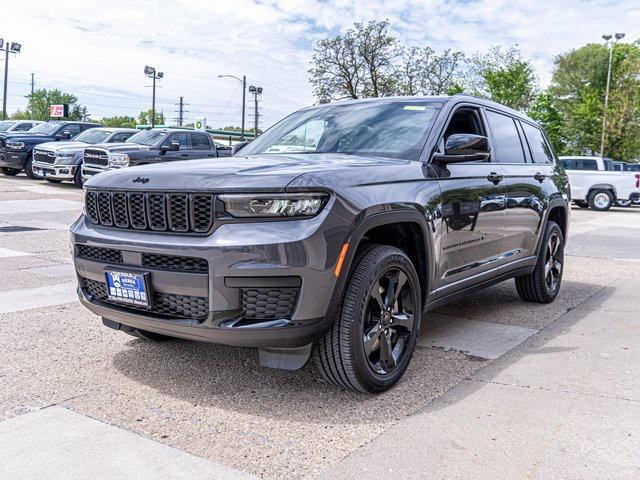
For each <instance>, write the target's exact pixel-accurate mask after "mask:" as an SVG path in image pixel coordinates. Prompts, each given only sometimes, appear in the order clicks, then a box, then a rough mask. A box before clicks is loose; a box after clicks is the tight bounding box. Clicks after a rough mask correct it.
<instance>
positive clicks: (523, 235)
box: [487, 112, 557, 268]
mask: <svg viewBox="0 0 640 480" xmlns="http://www.w3.org/2000/svg"><path fill="white" fill-rule="evenodd" d="M487 117H488V119H489V125H490V126H491V128H492V129H493V128H494V126H495V128H500V125H502V129H503V132H502V135H501V138H502V139H503V141H505V142H507V141H509V142H511V144H512V148H511V149H510V150H509V154H508V155H506V154H504V153H503V156H502V158H501V162H502V164H503V168H504V172H505V187H506V189H507V215H506V220H507V221H506V227H505V237H504V252H503V257H502V258H501V260H500V265H501V266H506V265H509V264H510V266H512V267H514V268H515V267H517V266H518V264H519V263H527V261H529V260H531V258H530V257H533V256H535V255H536V246H537V242H538V238H539V236H540V235H541V234H543V233H544V232H542V231H541V229H543V228H544V224H543V223H542V222H543V219H544V216H545V211H546V209H547V207H548V204H549V196H550V195H551V194H552V193H553V192H555V191H557V188H555V186H554V185H553V173H554V155H553V153H552V151H551V147H550V146H549V144H548V142H547V140H546V138H545V136H544V134H543V133H542V131H541V130H540V129H539V128H538V127H537V126H534V125H533V124H530V123H528V122H525V121H522V120H520V119H517V118H513V117H510V116H507V115H504V114H502V113H499V112H487ZM505 119H508V120H505ZM507 125H508V127H507Z"/></svg>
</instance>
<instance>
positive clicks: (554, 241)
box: [515, 221, 564, 303]
mask: <svg viewBox="0 0 640 480" xmlns="http://www.w3.org/2000/svg"><path fill="white" fill-rule="evenodd" d="M563 264H564V237H563V235H562V230H561V229H560V226H558V224H557V223H555V222H552V221H550V222H549V223H547V229H546V232H545V235H544V241H543V243H542V246H541V247H540V253H538V260H537V262H536V267H535V269H534V271H533V272H532V273H530V274H529V275H522V276H520V277H516V279H515V281H516V290H517V291H518V295H520V298H521V299H522V300H524V301H525V302H537V303H551V302H553V301H554V300H555V299H556V297H557V296H558V292H559V291H560V286H561V284H562V272H563Z"/></svg>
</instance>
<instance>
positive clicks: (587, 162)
mask: <svg viewBox="0 0 640 480" xmlns="http://www.w3.org/2000/svg"><path fill="white" fill-rule="evenodd" d="M572 163H573V169H574V170H598V162H596V161H595V160H593V159H591V158H574V159H573V162H572Z"/></svg>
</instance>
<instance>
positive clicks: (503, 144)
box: [487, 111, 525, 163]
mask: <svg viewBox="0 0 640 480" xmlns="http://www.w3.org/2000/svg"><path fill="white" fill-rule="evenodd" d="M487 118H488V120H489V126H490V127H491V134H492V135H493V149H494V155H493V161H494V162H499V163H524V162H525V159H524V150H523V149H522V142H521V141H520V134H519V133H518V127H516V123H515V121H514V120H513V118H511V117H508V116H507V115H502V114H501V113H497V112H492V111H487Z"/></svg>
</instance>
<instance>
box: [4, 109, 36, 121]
mask: <svg viewBox="0 0 640 480" xmlns="http://www.w3.org/2000/svg"><path fill="white" fill-rule="evenodd" d="M9 118H11V120H32V118H31V114H30V113H29V112H28V111H27V110H20V109H18V110H16V111H15V112H13V113H12V114H11V116H10V117H9Z"/></svg>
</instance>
